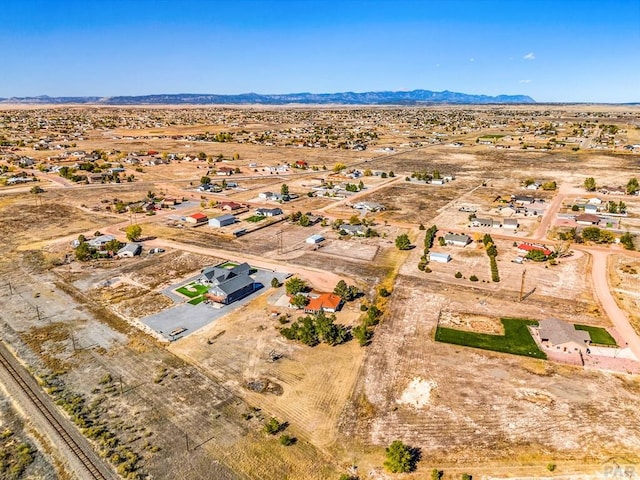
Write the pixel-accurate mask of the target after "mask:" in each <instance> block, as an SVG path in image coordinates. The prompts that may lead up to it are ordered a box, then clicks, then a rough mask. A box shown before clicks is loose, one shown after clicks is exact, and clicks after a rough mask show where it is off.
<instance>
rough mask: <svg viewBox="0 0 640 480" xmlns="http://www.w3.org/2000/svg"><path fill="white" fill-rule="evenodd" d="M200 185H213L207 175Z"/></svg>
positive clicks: (201, 179)
mask: <svg viewBox="0 0 640 480" xmlns="http://www.w3.org/2000/svg"><path fill="white" fill-rule="evenodd" d="M200 183H201V184H202V185H209V184H210V183H211V178H210V177H207V176H206V175H205V176H204V177H201V178H200Z"/></svg>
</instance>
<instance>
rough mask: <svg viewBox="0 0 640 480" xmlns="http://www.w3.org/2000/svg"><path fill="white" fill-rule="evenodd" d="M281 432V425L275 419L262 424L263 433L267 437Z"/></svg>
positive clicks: (272, 418)
mask: <svg viewBox="0 0 640 480" xmlns="http://www.w3.org/2000/svg"><path fill="white" fill-rule="evenodd" d="M280 430H282V424H281V423H280V422H279V421H278V419H277V418H275V417H271V418H270V419H269V421H268V422H267V423H265V424H264V431H265V432H266V433H268V434H269V435H275V434H277V433H279V432H280Z"/></svg>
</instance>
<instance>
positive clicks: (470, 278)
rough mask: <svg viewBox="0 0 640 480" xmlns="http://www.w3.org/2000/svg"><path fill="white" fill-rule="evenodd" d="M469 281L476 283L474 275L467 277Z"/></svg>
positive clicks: (476, 279) (476, 278)
mask: <svg viewBox="0 0 640 480" xmlns="http://www.w3.org/2000/svg"><path fill="white" fill-rule="evenodd" d="M469 280H470V281H472V282H477V281H478V277H476V276H475V275H471V276H470V277H469Z"/></svg>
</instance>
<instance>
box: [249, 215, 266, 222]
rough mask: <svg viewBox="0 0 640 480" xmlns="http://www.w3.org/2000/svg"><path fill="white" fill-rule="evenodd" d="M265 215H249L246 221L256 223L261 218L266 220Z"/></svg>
mask: <svg viewBox="0 0 640 480" xmlns="http://www.w3.org/2000/svg"><path fill="white" fill-rule="evenodd" d="M266 219H267V217H265V216H264V215H252V216H251V217H249V218H247V219H246V220H247V222H251V223H258V222H261V221H263V220H266Z"/></svg>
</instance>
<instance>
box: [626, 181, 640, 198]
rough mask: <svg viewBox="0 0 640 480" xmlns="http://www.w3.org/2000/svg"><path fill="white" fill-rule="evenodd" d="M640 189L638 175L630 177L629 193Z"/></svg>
mask: <svg viewBox="0 0 640 480" xmlns="http://www.w3.org/2000/svg"><path fill="white" fill-rule="evenodd" d="M638 190H640V184H638V179H637V178H636V177H633V178H631V179H629V181H628V182H627V195H633V194H635V193H636V192H637V191H638Z"/></svg>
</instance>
